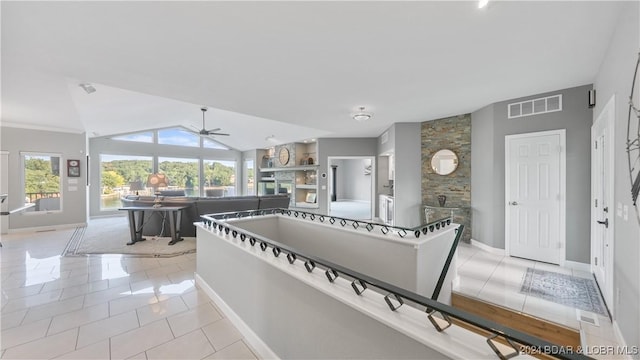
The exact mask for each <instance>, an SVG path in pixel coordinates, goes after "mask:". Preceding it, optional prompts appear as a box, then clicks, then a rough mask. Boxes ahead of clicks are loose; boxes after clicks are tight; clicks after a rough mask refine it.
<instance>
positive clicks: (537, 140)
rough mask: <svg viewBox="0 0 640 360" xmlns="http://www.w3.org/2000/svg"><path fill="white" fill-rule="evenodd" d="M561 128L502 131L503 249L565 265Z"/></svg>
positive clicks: (510, 252) (564, 190)
mask: <svg viewBox="0 0 640 360" xmlns="http://www.w3.org/2000/svg"><path fill="white" fill-rule="evenodd" d="M565 138H566V131H565V130H564V129H560V130H553V131H543V132H536V133H528V134H518V135H509V136H505V197H506V204H505V236H506V239H505V252H506V254H507V255H510V256H517V257H521V258H526V259H531V260H536V261H542V262H547V263H551V264H559V265H564V262H565V260H566V259H565V248H566V246H565V202H566V200H565V199H566V180H565V179H566V150H565V149H566V146H565V144H566V140H565Z"/></svg>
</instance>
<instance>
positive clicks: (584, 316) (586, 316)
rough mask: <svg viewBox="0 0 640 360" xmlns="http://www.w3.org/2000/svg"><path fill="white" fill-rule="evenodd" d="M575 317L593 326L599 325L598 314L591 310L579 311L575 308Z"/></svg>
mask: <svg viewBox="0 0 640 360" xmlns="http://www.w3.org/2000/svg"><path fill="white" fill-rule="evenodd" d="M576 317H577V318H578V321H581V322H585V323H587V324H591V325H593V326H598V327H599V326H600V322H599V321H598V315H596V314H594V313H592V312H588V311H581V310H579V309H576Z"/></svg>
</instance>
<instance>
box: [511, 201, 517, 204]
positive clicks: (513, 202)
mask: <svg viewBox="0 0 640 360" xmlns="http://www.w3.org/2000/svg"><path fill="white" fill-rule="evenodd" d="M509 205H518V202H517V201H511V202H509Z"/></svg>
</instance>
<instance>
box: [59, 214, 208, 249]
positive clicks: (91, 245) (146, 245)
mask: <svg viewBox="0 0 640 360" xmlns="http://www.w3.org/2000/svg"><path fill="white" fill-rule="evenodd" d="M144 238H145V239H147V240H146V241H142V242H137V243H135V244H134V245H127V242H129V241H130V239H131V236H130V233H129V222H128V221H127V218H126V217H113V218H103V219H96V220H91V221H90V222H89V224H88V226H86V227H79V228H76V230H75V231H74V233H73V235H71V239H69V243H68V244H67V246H66V248H65V250H64V251H63V253H62V255H63V256H82V255H93V254H95V255H98V254H122V255H128V256H138V257H172V256H177V255H182V254H188V253H193V252H196V238H194V237H185V238H184V240H183V241H180V242H178V243H176V244H175V245H171V246H169V245H168V243H169V241H171V238H170V237H155V236H145V237H144Z"/></svg>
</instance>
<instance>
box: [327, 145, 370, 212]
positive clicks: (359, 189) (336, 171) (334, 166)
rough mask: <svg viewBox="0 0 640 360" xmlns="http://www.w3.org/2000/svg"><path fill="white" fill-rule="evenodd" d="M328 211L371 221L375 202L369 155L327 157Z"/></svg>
mask: <svg viewBox="0 0 640 360" xmlns="http://www.w3.org/2000/svg"><path fill="white" fill-rule="evenodd" d="M327 160H328V167H329V170H330V171H329V191H328V192H327V196H328V198H327V202H328V204H329V206H328V213H329V215H331V216H336V217H341V218H346V219H355V220H371V219H372V218H373V214H374V207H375V202H374V201H373V199H374V196H375V181H374V178H375V173H376V172H375V161H374V157H373V156H331V157H329V158H328V159H327Z"/></svg>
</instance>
